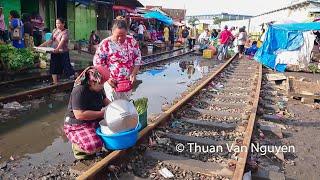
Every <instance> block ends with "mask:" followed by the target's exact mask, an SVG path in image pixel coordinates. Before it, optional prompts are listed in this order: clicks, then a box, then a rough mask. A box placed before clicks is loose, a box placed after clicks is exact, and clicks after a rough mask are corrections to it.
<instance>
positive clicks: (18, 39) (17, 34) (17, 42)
mask: <svg viewBox="0 0 320 180" xmlns="http://www.w3.org/2000/svg"><path fill="white" fill-rule="evenodd" d="M9 20H10V21H9V28H10V32H11V40H12V45H13V46H14V47H15V48H24V39H23V35H24V28H23V22H22V21H21V20H20V15H19V13H18V12H17V11H15V10H12V11H10V16H9Z"/></svg>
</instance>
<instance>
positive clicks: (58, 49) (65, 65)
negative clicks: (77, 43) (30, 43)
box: [40, 18, 75, 84]
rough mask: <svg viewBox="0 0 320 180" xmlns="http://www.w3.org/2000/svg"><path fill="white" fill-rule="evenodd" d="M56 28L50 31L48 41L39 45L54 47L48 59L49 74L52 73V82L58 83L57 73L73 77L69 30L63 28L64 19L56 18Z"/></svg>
mask: <svg viewBox="0 0 320 180" xmlns="http://www.w3.org/2000/svg"><path fill="white" fill-rule="evenodd" d="M56 27H57V28H56V29H54V30H53V31H52V37H51V39H50V40H49V41H46V42H44V43H43V44H41V45H40V47H46V46H47V45H49V46H51V47H53V48H54V50H53V52H52V53H51V59H50V74H51V75H52V80H53V84H57V83H58V75H62V74H63V73H64V74H66V75H67V76H68V77H69V78H70V79H73V78H74V73H75V72H74V69H73V67H72V66H71V64H70V56H69V48H68V43H69V31H68V29H67V28H65V20H63V19H62V18H57V20H56Z"/></svg>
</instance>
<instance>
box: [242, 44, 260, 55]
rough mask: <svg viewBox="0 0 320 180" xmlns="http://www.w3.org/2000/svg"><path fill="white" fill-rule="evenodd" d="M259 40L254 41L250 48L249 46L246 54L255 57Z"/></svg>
mask: <svg viewBox="0 0 320 180" xmlns="http://www.w3.org/2000/svg"><path fill="white" fill-rule="evenodd" d="M257 44H258V43H257V41H253V42H252V45H251V47H250V48H248V49H247V50H246V51H245V55H248V56H250V57H253V56H254V55H255V54H256V52H257V51H258V46H257Z"/></svg>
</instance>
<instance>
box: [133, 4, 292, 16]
mask: <svg viewBox="0 0 320 180" xmlns="http://www.w3.org/2000/svg"><path fill="white" fill-rule="evenodd" d="M139 1H140V2H141V3H142V4H143V5H144V6H146V5H157V6H162V7H164V8H173V9H184V8H186V9H187V15H201V14H216V13H221V12H224V13H234V14H242V15H258V14H262V13H264V12H268V11H270V10H275V9H278V8H281V7H284V6H286V5H289V4H290V2H291V1H292V0H139Z"/></svg>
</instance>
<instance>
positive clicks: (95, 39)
mask: <svg viewBox="0 0 320 180" xmlns="http://www.w3.org/2000/svg"><path fill="white" fill-rule="evenodd" d="M99 43H100V37H99V36H98V35H97V34H96V31H95V30H93V31H91V35H90V37H89V52H90V53H91V54H95V52H96V49H97V47H98V44H99Z"/></svg>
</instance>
